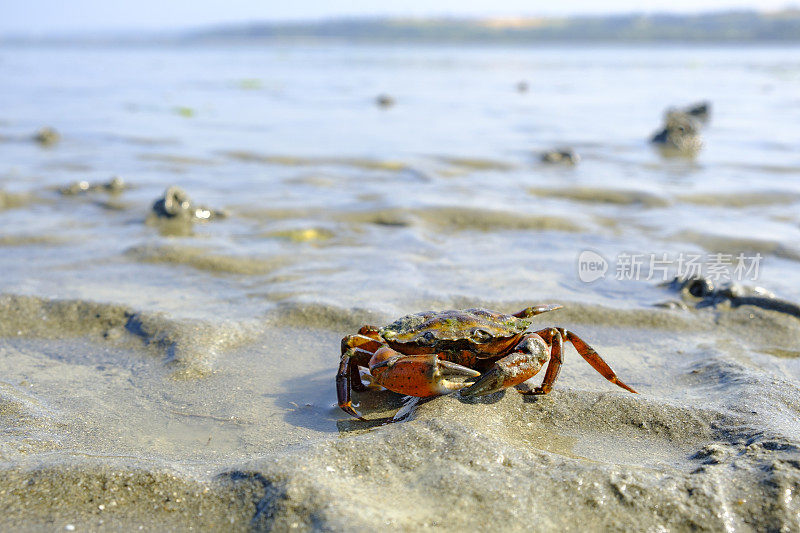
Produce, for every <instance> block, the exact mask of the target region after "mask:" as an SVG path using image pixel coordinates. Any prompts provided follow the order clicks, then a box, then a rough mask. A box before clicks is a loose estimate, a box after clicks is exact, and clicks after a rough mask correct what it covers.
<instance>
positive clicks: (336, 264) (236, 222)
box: [0, 44, 800, 319]
mask: <svg viewBox="0 0 800 533" xmlns="http://www.w3.org/2000/svg"><path fill="white" fill-rule="evenodd" d="M0 72H2V75H1V76H0V102H2V106H0V190H5V191H6V192H7V193H13V194H20V195H23V196H25V197H26V198H28V201H26V202H24V203H23V205H21V206H17V207H13V208H8V209H4V210H0V236H2V240H0V243H3V244H2V246H0V271H2V273H3V275H2V276H0V292H3V293H13V294H30V295H37V296H44V297H48V298H76V299H89V300H96V301H107V302H115V303H125V304H129V305H133V306H135V307H136V308H139V309H148V310H159V311H166V312H169V313H171V314H173V315H175V316H186V317H194V318H219V317H225V318H233V319H236V318H243V317H251V316H255V315H258V314H259V313H263V312H264V311H265V310H267V309H270V308H273V307H275V306H278V305H281V304H282V303H286V302H290V303H291V302H294V303H297V302H313V303H321V304H325V305H333V306H336V307H341V308H345V309H350V308H360V309H371V310H377V311H379V312H385V313H389V314H398V313H406V312H414V311H421V310H422V309H418V307H419V306H425V307H450V306H460V305H484V304H485V305H490V304H494V305H502V303H503V302H507V301H514V302H517V301H521V300H525V301H528V300H529V301H531V302H541V301H548V300H564V301H585V302H589V303H596V304H602V305H607V306H611V307H619V308H630V307H646V306H650V305H652V304H654V303H656V302H658V301H661V300H665V299H668V298H669V297H670V295H669V294H668V293H666V292H665V290H664V289H662V288H659V287H658V286H657V281H659V280H660V274H659V275H658V276H648V275H647V273H646V271H643V273H642V275H640V276H638V278H639V279H617V278H618V277H620V276H618V275H617V272H616V265H615V264H616V263H617V262H618V259H619V257H620V255H621V254H628V255H632V254H642V257H643V258H644V259H645V260H647V259H649V254H657V255H658V256H659V257H661V256H662V254H667V255H668V258H669V259H677V258H678V257H679V256H680V255H681V254H715V253H725V254H732V255H734V256H735V255H736V254H737V253H746V254H747V255H748V256H755V254H760V255H761V256H762V257H763V259H761V261H760V265H759V273H758V279H757V280H755V281H749V282H748V283H752V284H758V285H762V286H764V287H766V288H768V289H770V290H772V291H774V292H776V293H777V294H778V295H780V296H782V297H784V298H787V299H790V300H798V299H800V283H798V282H800V276H799V275H798V268H797V267H798V261H800V215H798V206H800V155H799V152H798V150H797V147H798V146H800V128H798V127H797V125H798V124H800V98H798V96H797V95H798V94H800V54H799V53H798V49H797V48H776V47H674V46H653V47H605V46H575V47H539V46H537V47H519V48H503V47H474V46H467V47H458V48H457V47H444V46H440V47H430V46H391V47H389V46H380V47H379V46H346V45H313V46H312V45H281V44H274V45H259V46H214V47H211V46H203V47H190V46H164V47H124V46H117V47H91V46H62V47H46V46H32V47H10V46H7V47H3V48H0ZM522 80H524V81H526V82H527V83H528V86H529V89H528V91H527V92H524V93H521V92H518V91H517V90H516V85H517V83H518V82H519V81H522ZM379 94H389V95H391V96H392V97H393V98H394V99H395V100H396V104H395V105H394V106H392V107H390V108H387V109H383V108H379V107H378V106H377V105H375V98H376V96H377V95H379ZM700 100H709V101H710V102H711V103H712V105H713V111H712V113H713V114H712V118H711V122H710V123H709V124H708V125H707V126H706V127H705V129H704V130H703V137H704V142H705V146H704V148H703V150H702V151H701V152H700V153H699V154H698V155H697V157H695V158H664V157H663V156H662V155H661V154H660V153H659V152H657V151H655V150H653V149H652V147H651V146H649V145H648V142H647V139H648V137H649V136H650V135H651V134H652V133H653V132H654V131H656V130H657V129H658V127H659V126H660V123H661V120H662V115H663V112H664V110H665V109H666V108H667V107H669V106H681V105H686V104H691V103H693V102H696V101H700ZM43 126H52V127H54V128H56V129H57V130H58V131H59V133H60V134H61V135H62V140H61V141H60V142H59V143H57V144H56V145H54V146H52V147H41V146H39V145H37V144H36V143H35V142H33V141H31V136H32V135H33V134H34V133H35V132H36V131H37V130H38V129H39V128H41V127H43ZM557 147H572V148H573V149H574V150H575V151H576V152H578V153H579V154H580V156H581V161H580V163H579V164H578V165H577V166H575V167H563V166H548V165H545V164H543V163H541V162H540V161H539V154H540V153H541V152H542V151H544V150H547V149H551V148H557ZM114 175H119V176H121V177H123V178H124V179H125V180H126V182H127V183H128V184H130V185H131V186H132V187H133V188H132V189H131V190H129V191H126V192H124V193H123V194H121V195H119V196H116V197H109V196H108V195H105V194H100V193H98V194H89V195H83V196H78V197H63V196H61V195H59V194H58V192H57V191H56V189H57V188H58V187H60V186H63V185H66V184H68V183H70V182H73V181H77V180H89V181H92V182H100V181H107V180H108V179H110V177H111V176H114ZM173 184H174V185H179V186H181V187H183V188H184V189H185V190H186V191H187V192H188V193H189V194H190V196H191V197H192V199H193V200H194V201H195V202H196V203H198V204H203V205H208V206H211V207H213V208H217V209H225V210H226V211H228V213H229V214H230V216H229V217H228V218H227V219H224V220H221V221H215V222H211V223H207V224H197V225H195V226H194V228H193V230H192V231H191V232H190V234H188V235H173V234H169V233H166V234H165V233H164V232H161V231H159V229H158V228H157V227H154V226H152V225H148V224H146V223H145V218H146V216H147V214H148V212H149V209H150V207H151V205H152V203H153V201H155V199H156V198H158V197H159V195H160V194H161V193H162V192H163V190H164V189H165V188H166V187H167V186H169V185H173ZM584 250H592V251H594V252H596V253H598V254H600V255H601V256H602V257H604V258H605V259H606V260H607V261H608V262H609V270H608V272H607V274H606V277H605V279H600V280H598V281H596V282H593V283H584V282H582V281H581V280H580V279H579V277H578V270H577V269H578V256H579V254H580V253H581V252H582V251H584ZM648 277H650V279H647V278H648Z"/></svg>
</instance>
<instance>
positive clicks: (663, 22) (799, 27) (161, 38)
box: [0, 9, 800, 45]
mask: <svg viewBox="0 0 800 533" xmlns="http://www.w3.org/2000/svg"><path fill="white" fill-rule="evenodd" d="M69 43H72V44H94V45H98V44H104V45H107V44H205V43H209V44H260V43H287V44H298V43H300V44H306V43H308V44H314V43H341V44H361V43H365V44H415V43H419V44H502V45H527V44H577V45H579V44H586V43H602V44H647V43H669V44H750V43H753V44H755V43H762V44H781V43H800V9H787V10H783V11H777V12H770V13H764V12H757V11H724V12H711V13H701V14H696V15H676V14H629V15H612V16H579V17H570V18H536V17H505V18H480V19H466V18H465V19H460V18H435V19H395V18H370V19H364V18H353V19H332V20H323V21H311V22H254V23H246V24H233V25H226V26H219V27H211V28H201V29H195V30H188V31H175V32H137V33H135V32H127V33H125V34H100V33H94V34H90V35H66V34H62V35H58V36H32V35H16V36H0V44H69Z"/></svg>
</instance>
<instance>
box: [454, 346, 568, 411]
mask: <svg viewBox="0 0 800 533" xmlns="http://www.w3.org/2000/svg"><path fill="white" fill-rule="evenodd" d="M548 352H549V349H548V346H547V344H545V342H544V340H542V338H541V337H539V336H538V335H526V336H525V338H523V340H522V341H521V342H520V343H519V344H517V346H516V347H515V348H514V351H513V352H511V353H510V354H508V355H507V356H505V357H502V358H501V359H499V360H498V361H497V362H496V363H495V364H494V366H492V368H490V369H489V370H488V371H486V372H485V373H483V374H482V375H481V377H480V378H479V379H478V380H477V381H475V382H474V383H471V384H469V387H466V388H464V389H462V390H460V391H459V392H460V394H461V395H462V396H485V395H487V394H492V393H493V392H497V391H499V390H503V389H507V388H508V387H513V386H515V385H519V384H520V383H522V382H524V381H526V380H528V379H530V378H531V377H533V376H534V375H535V374H536V373H537V372H539V370H540V369H541V368H542V365H543V364H544V363H545V362H546V361H547V359H548V358H549V356H550V354H549V353H548ZM559 353H560V352H559Z"/></svg>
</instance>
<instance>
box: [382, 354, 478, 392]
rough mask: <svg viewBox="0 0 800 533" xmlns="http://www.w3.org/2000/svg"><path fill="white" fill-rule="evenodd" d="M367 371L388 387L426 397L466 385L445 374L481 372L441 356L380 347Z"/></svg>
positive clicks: (470, 374)
mask: <svg viewBox="0 0 800 533" xmlns="http://www.w3.org/2000/svg"><path fill="white" fill-rule="evenodd" d="M369 371H370V374H371V375H372V377H373V379H374V380H375V382H376V383H378V384H379V385H381V386H383V387H386V388H387V389H389V390H391V391H394V392H399V393H400V394H407V395H409V396H417V397H420V398H426V397H428V396H439V395H442V394H450V393H451V392H453V391H456V390H459V389H461V388H462V387H464V386H466V385H465V384H464V383H463V382H461V381H452V380H449V379H447V378H448V377H456V376H460V377H472V378H474V377H477V376H480V375H481V374H480V372H478V371H477V370H473V369H471V368H467V367H465V366H462V365H459V364H456V363H453V362H450V361H445V360H444V359H440V358H439V355H437V354H424V355H403V354H400V353H398V352H396V351H395V350H392V349H391V348H389V347H388V346H383V347H382V348H380V349H379V350H378V351H376V352H375V354H374V355H373V356H372V359H370V362H369Z"/></svg>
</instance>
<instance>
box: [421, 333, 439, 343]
mask: <svg viewBox="0 0 800 533" xmlns="http://www.w3.org/2000/svg"><path fill="white" fill-rule="evenodd" d="M435 340H436V335H434V334H433V332H432V331H426V332H425V333H423V334H422V336H421V337H420V341H422V343H423V344H433V343H434V341H435Z"/></svg>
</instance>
